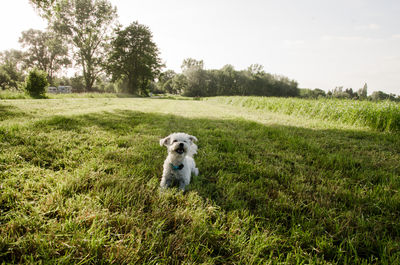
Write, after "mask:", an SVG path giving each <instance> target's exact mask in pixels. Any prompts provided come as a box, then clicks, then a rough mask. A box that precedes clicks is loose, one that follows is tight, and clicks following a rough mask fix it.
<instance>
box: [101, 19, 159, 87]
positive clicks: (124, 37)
mask: <svg viewBox="0 0 400 265" xmlns="http://www.w3.org/2000/svg"><path fill="white" fill-rule="evenodd" d="M152 38H153V36H152V33H151V31H150V29H149V28H148V27H147V26H144V25H141V24H139V23H138V22H133V23H131V24H130V25H129V26H128V27H126V28H125V29H117V30H116V38H115V39H114V40H113V41H112V42H111V47H112V48H111V53H110V56H109V58H108V64H107V65H108V66H107V71H108V72H109V73H110V74H111V75H112V77H113V81H116V80H118V79H126V80H127V81H128V91H129V92H130V93H132V94H133V93H139V94H147V89H148V88H149V85H150V82H151V81H153V80H154V78H155V77H156V76H157V75H158V74H159V72H160V69H161V67H162V65H161V60H160V58H159V51H158V48H157V45H156V44H155V43H154V42H153V40H152Z"/></svg>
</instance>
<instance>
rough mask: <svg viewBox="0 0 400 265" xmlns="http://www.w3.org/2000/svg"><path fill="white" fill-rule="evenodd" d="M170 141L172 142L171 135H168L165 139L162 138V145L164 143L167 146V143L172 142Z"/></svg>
mask: <svg viewBox="0 0 400 265" xmlns="http://www.w3.org/2000/svg"><path fill="white" fill-rule="evenodd" d="M170 142H171V137H169V136H167V137H165V138H164V139H161V140H160V145H161V146H163V145H165V146H167V145H169V144H170Z"/></svg>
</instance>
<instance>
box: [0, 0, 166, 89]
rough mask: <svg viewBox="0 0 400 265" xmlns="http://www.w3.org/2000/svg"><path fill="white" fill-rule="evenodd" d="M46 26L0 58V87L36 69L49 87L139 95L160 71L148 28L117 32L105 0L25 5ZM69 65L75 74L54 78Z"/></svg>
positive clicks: (62, 0)
mask: <svg viewBox="0 0 400 265" xmlns="http://www.w3.org/2000/svg"><path fill="white" fill-rule="evenodd" d="M30 2H31V4H32V5H33V6H34V7H35V9H36V10H37V11H38V13H39V14H40V15H41V16H42V17H44V18H45V19H46V20H47V22H48V27H47V29H46V30H45V31H41V30H34V29H30V30H27V31H24V32H22V34H21V37H20V39H19V42H20V43H21V45H22V47H23V48H24V50H23V51H19V50H8V51H3V52H1V53H0V87H1V88H2V89H8V88H10V89H13V88H14V89H18V88H20V87H21V86H23V83H24V76H26V75H27V73H29V71H31V69H35V71H37V69H38V70H41V71H43V72H45V73H46V74H47V79H48V82H49V83H50V84H51V85H57V84H61V85H73V86H74V87H75V88H76V89H77V90H80V91H82V92H83V91H96V90H99V89H98V87H99V86H103V88H106V89H109V90H115V87H114V84H115V83H117V84H119V86H120V87H121V88H123V89H125V90H126V92H129V93H133V94H144V93H146V92H147V91H148V89H149V87H150V84H151V82H152V81H153V80H154V79H155V78H156V76H157V75H158V74H159V73H160V70H161V68H162V66H163V65H162V63H161V59H160V57H159V51H158V48H157V45H156V44H155V43H154V42H153V40H152V37H153V36H152V33H151V31H150V29H149V28H148V27H147V26H145V25H141V24H139V23H138V22H132V23H131V24H130V25H129V26H127V27H122V25H120V24H119V23H118V21H117V10H116V8H115V7H114V6H112V4H111V3H110V2H109V1H107V0H47V1H46V0H45V1H43V0H30ZM71 66H73V67H74V68H75V69H77V70H78V72H79V73H80V74H76V75H75V76H74V77H72V78H65V77H64V78H58V77H57V76H56V74H58V73H60V72H61V71H62V70H66V69H68V68H69V67H71Z"/></svg>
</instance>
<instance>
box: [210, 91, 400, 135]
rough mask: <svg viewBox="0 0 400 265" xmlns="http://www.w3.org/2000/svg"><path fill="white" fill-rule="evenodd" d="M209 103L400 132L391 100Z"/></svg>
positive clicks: (398, 108)
mask: <svg viewBox="0 0 400 265" xmlns="http://www.w3.org/2000/svg"><path fill="white" fill-rule="evenodd" d="M207 100H209V101H212V102H217V103H223V104H228V105H234V106H240V107H245V108H249V109H254V110H264V111H269V112H275V113H282V114H287V115H291V116H297V117H302V118H317V119H322V120H327V121H335V122H339V123H344V124H351V125H359V126H367V127H369V128H371V129H374V130H377V131H387V132H400V104H399V103H396V102H392V101H378V102H373V101H366V100H344V99H329V98H327V99H318V100H315V99H308V100H307V99H299V98H273V97H214V98H208V99H207Z"/></svg>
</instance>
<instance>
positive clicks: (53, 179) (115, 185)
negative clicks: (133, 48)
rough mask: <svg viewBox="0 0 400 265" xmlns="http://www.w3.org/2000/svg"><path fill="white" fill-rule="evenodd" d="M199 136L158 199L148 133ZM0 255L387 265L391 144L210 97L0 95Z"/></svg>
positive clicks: (393, 165)
mask: <svg viewBox="0 0 400 265" xmlns="http://www.w3.org/2000/svg"><path fill="white" fill-rule="evenodd" d="M175 131H184V132H187V133H190V134H193V135H195V136H197V138H198V139H199V154H198V155H197V157H196V162H197V164H198V167H199V170H200V175H199V176H198V177H196V178H194V179H193V182H192V184H191V185H190V186H189V191H188V192H186V193H185V194H182V193H180V192H178V191H177V190H175V189H170V190H168V191H166V192H160V190H159V188H158V186H159V180H160V177H161V172H162V163H163V160H164V158H165V155H166V153H165V150H164V149H163V148H161V147H160V146H159V145H158V139H160V138H161V137H164V136H166V135H168V134H169V133H171V132H175ZM0 150H1V152H0V261H3V262H5V263H17V262H19V263H36V262H43V263H58V264H63V263H68V264H71V263H79V262H81V263H96V264H98V263H147V264H156V263H159V264H171V263H172V264H174V263H207V264H259V263H262V264H264V263H269V262H271V263H279V262H286V263H291V264H296V263H311V262H314V263H338V264H343V263H347V264H349V263H352V264H357V263H358V264H361V263H391V264H394V263H399V262H400V222H399V220H400V194H399V188H400V166H399V164H400V163H399V162H400V137H399V135H398V134H393V133H392V134H391V133H380V132H376V131H372V130H370V129H368V128H363V127H356V126H348V125H342V124H337V123H333V122H326V121H320V120H318V119H314V120H312V119H304V118H299V117H292V116H287V115H280V114H276V113H269V112H266V111H262V110H251V109H244V108H241V107H238V106H227V105H224V104H217V103H215V102H207V101H196V100H165V99H117V98H113V99H54V100H13V101H0Z"/></svg>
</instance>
